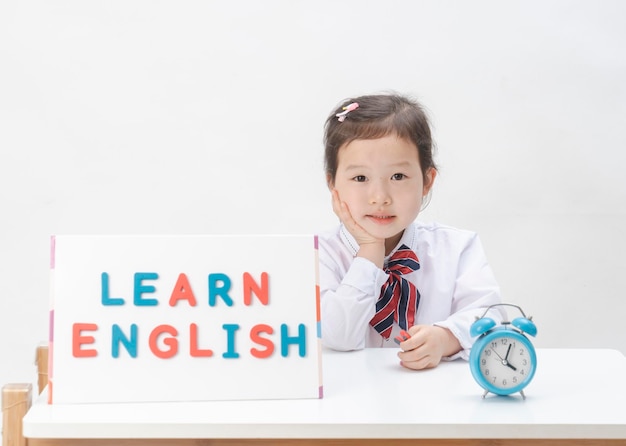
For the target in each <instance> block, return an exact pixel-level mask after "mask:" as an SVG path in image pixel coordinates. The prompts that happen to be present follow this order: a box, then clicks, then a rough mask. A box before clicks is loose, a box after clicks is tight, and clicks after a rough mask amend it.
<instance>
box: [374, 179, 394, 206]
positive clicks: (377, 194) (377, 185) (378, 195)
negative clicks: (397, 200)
mask: <svg viewBox="0 0 626 446" xmlns="http://www.w3.org/2000/svg"><path fill="white" fill-rule="evenodd" d="M373 183H374V184H372V188H371V190H370V200H369V202H370V204H390V203H391V195H390V194H389V190H388V188H387V187H386V185H385V184H384V183H383V182H381V181H376V182H373Z"/></svg>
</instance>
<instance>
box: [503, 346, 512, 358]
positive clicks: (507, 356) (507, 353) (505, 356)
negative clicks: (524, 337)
mask: <svg viewBox="0 0 626 446" xmlns="http://www.w3.org/2000/svg"><path fill="white" fill-rule="evenodd" d="M511 347H513V344H509V348H508V349H507V350H506V355H504V359H506V360H507V361H508V359H509V353H511Z"/></svg>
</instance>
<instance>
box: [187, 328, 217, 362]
mask: <svg viewBox="0 0 626 446" xmlns="http://www.w3.org/2000/svg"><path fill="white" fill-rule="evenodd" d="M189 339H190V341H189V342H190V345H189V353H190V354H191V356H192V357H194V358H201V357H203V356H204V357H207V358H208V357H209V356H213V350H211V349H210V348H206V349H200V348H198V325H196V324H191V325H190V326H189Z"/></svg>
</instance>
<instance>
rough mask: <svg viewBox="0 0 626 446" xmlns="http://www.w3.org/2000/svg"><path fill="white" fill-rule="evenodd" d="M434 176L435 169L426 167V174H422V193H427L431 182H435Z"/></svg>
mask: <svg viewBox="0 0 626 446" xmlns="http://www.w3.org/2000/svg"><path fill="white" fill-rule="evenodd" d="M436 176H437V169H435V168H434V167H431V168H430V169H428V172H426V175H424V195H428V193H429V192H430V190H431V189H432V187H433V184H434V183H435V177H436Z"/></svg>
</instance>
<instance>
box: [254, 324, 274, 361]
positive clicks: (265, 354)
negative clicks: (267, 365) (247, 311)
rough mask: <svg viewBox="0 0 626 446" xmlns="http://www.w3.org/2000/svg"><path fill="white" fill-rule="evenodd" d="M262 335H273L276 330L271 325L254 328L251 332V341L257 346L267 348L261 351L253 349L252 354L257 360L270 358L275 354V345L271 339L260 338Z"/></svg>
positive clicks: (259, 325)
mask: <svg viewBox="0 0 626 446" xmlns="http://www.w3.org/2000/svg"><path fill="white" fill-rule="evenodd" d="M261 333H267V334H272V333H274V329H273V328H272V327H270V326H269V325H265V324H258V325H255V326H254V327H252V329H251V330H250V340H251V341H252V342H254V343H256V344H259V345H261V346H263V347H265V350H259V349H257V348H251V349H250V353H251V354H252V356H254V357H255V358H260V359H263V358H269V357H270V356H271V355H272V353H274V343H273V342H272V340H271V339H267V338H263V337H261V336H260V334H261Z"/></svg>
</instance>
